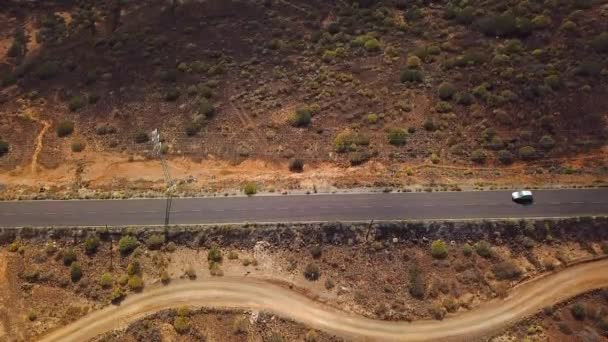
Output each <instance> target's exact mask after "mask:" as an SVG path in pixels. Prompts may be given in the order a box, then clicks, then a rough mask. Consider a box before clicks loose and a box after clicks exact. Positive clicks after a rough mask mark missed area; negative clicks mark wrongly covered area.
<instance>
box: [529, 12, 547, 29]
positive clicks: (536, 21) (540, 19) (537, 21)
mask: <svg viewBox="0 0 608 342" xmlns="http://www.w3.org/2000/svg"><path fill="white" fill-rule="evenodd" d="M532 25H533V26H534V27H535V28H537V29H544V28H547V27H549V26H551V18H549V17H547V16H546V15H537V16H536V17H534V18H533V19H532Z"/></svg>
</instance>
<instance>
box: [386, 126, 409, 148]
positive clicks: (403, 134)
mask: <svg viewBox="0 0 608 342" xmlns="http://www.w3.org/2000/svg"><path fill="white" fill-rule="evenodd" d="M406 141H407V131H406V130H405V129H403V128H391V129H390V130H389V131H388V142H389V144H391V145H395V146H402V145H405V142H406Z"/></svg>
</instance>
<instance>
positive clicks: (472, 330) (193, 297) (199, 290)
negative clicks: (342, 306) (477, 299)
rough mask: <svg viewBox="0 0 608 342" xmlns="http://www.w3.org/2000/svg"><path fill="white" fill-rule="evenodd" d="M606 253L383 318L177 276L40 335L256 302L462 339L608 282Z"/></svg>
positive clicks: (384, 333) (336, 323)
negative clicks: (508, 288) (448, 305)
mask: <svg viewBox="0 0 608 342" xmlns="http://www.w3.org/2000/svg"><path fill="white" fill-rule="evenodd" d="M607 270H608V260H600V261H595V262H590V263H586V264H580V265H577V266H573V267H571V268H568V269H565V270H563V271H560V272H557V273H555V274H552V275H549V276H547V277H544V278H541V279H538V280H535V281H531V282H528V283H525V284H522V285H521V286H518V287H516V288H515V289H514V290H513V291H512V292H511V293H510V295H509V296H508V297H507V298H506V299H503V300H494V301H491V302H488V303H486V304H483V305H481V306H480V307H479V308H477V309H475V310H473V311H470V312H467V313H463V314H458V315H456V316H453V317H448V318H447V319H445V320H443V321H417V322H412V323H406V322H388V321H379V320H372V319H367V318H363V317H358V316H354V315H349V314H346V313H343V312H340V311H338V310H336V309H333V308H330V307H328V306H325V305H322V304H319V303H317V302H315V301H313V300H311V299H309V298H307V297H306V296H304V295H302V294H299V293H297V292H295V291H292V290H289V289H286V288H284V287H281V286H278V285H275V284H271V283H269V282H267V281H264V280H257V279H251V278H247V277H225V278H218V279H208V280H207V279H206V280H204V281H174V282H173V283H171V284H170V285H168V286H165V287H157V288H151V289H149V290H146V291H145V292H144V293H142V294H140V295H134V296H130V297H129V298H127V299H126V300H125V301H124V302H123V303H122V304H121V305H120V306H111V307H107V308H105V309H102V310H99V311H96V312H93V313H92V314H90V315H88V316H86V317H84V318H82V319H80V320H78V321H76V322H74V323H73V324H70V325H68V326H66V327H64V328H61V329H59V330H57V331H55V332H53V333H51V334H49V335H47V336H46V337H45V338H43V339H42V340H41V341H85V340H88V339H91V338H93V337H95V336H97V335H100V334H103V333H105V332H108V331H111V330H114V329H119V328H123V327H125V326H127V325H128V324H129V323H132V322H134V321H136V320H138V319H141V318H142V317H144V316H146V315H148V314H151V313H153V312H156V311H159V310H163V309H168V308H172V307H178V306H183V305H188V306H206V307H233V308H249V309H260V310H267V311H270V312H273V313H275V314H277V315H280V316H282V317H285V318H289V319H293V320H295V321H298V322H301V323H304V324H306V325H309V326H312V327H315V328H318V329H321V330H325V331H327V332H330V333H333V334H337V335H341V336H345V337H349V338H354V339H361V340H363V339H374V340H394V341H428V340H434V341H437V340H447V339H450V340H464V339H468V340H470V339H472V338H475V337H481V336H484V335H487V334H490V333H492V332H495V331H497V330H500V329H502V328H504V327H505V326H507V325H509V324H512V323H514V322H515V321H517V320H520V319H522V318H524V317H526V316H529V315H531V314H534V313H535V312H536V311H538V310H540V309H542V308H543V307H546V306H549V305H553V304H556V303H558V302H561V301H564V300H566V299H568V298H571V297H574V296H576V295H579V294H581V293H584V292H588V291H590V290H593V289H598V288H601V287H605V286H608V272H606V271H607Z"/></svg>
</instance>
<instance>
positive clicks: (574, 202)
mask: <svg viewBox="0 0 608 342" xmlns="http://www.w3.org/2000/svg"><path fill="white" fill-rule="evenodd" d="M584 203H585V202H572V204H584Z"/></svg>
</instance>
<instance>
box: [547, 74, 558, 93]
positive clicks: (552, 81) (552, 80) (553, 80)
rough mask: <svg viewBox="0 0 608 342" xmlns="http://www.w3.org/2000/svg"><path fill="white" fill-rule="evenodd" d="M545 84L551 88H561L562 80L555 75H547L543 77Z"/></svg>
mask: <svg viewBox="0 0 608 342" xmlns="http://www.w3.org/2000/svg"><path fill="white" fill-rule="evenodd" d="M545 85H546V86H547V87H549V88H551V89H553V90H557V89H559V88H561V85H562V81H561V80H560V79H559V77H558V76H557V75H549V76H547V77H545Z"/></svg>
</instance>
